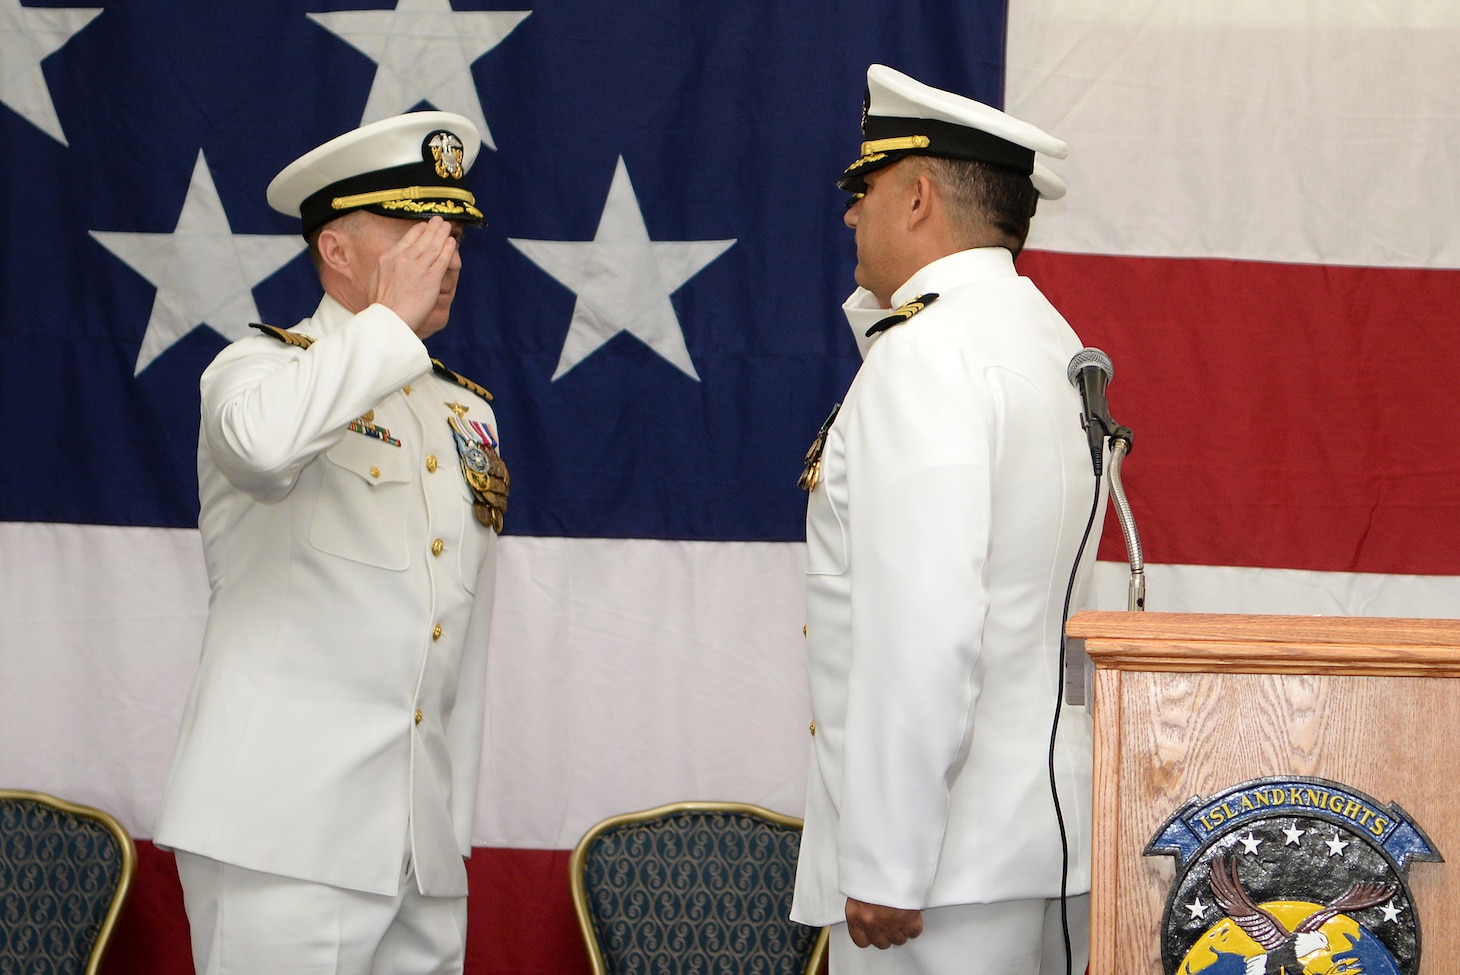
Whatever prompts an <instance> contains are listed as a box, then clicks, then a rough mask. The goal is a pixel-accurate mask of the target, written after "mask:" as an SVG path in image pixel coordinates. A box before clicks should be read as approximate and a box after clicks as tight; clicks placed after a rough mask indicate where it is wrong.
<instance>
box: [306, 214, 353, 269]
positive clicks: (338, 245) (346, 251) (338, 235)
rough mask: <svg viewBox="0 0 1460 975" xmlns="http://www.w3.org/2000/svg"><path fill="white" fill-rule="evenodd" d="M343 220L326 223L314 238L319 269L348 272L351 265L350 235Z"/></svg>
mask: <svg viewBox="0 0 1460 975" xmlns="http://www.w3.org/2000/svg"><path fill="white" fill-rule="evenodd" d="M339 224H341V221H334V222H333V223H328V224H325V226H324V227H322V228H321V229H320V231H319V236H317V237H316V238H315V240H314V248H313V249H314V252H315V255H316V257H315V262H316V264H317V265H318V267H319V269H320V270H321V271H323V270H324V269H325V268H328V269H330V270H331V271H335V272H337V273H347V272H348V270H349V267H350V254H351V250H352V248H351V246H350V243H351V241H350V235H349V234H348V233H347V232H346V228H345V227H343V226H340V225H339Z"/></svg>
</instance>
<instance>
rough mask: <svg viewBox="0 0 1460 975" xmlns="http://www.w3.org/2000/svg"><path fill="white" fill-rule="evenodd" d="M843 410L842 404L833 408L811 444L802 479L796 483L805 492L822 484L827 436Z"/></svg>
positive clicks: (802, 470) (802, 471)
mask: <svg viewBox="0 0 1460 975" xmlns="http://www.w3.org/2000/svg"><path fill="white" fill-rule="evenodd" d="M841 408H842V405H841V404H840V403H838V404H836V405H835V406H833V407H832V408H831V415H830V416H828V417H827V418H826V422H825V423H823V424H822V425H821V429H820V430H818V431H817V433H816V439H815V440H813V441H812V442H811V448H810V449H809V450H807V451H806V466H804V467H803V468H802V469H801V477H800V478H799V479H797V481H796V483H797V484H798V485H800V487H801V490H803V491H814V490H816V485H817V484H819V483H821V454H822V451H824V450H826V437H827V434H828V433H830V432H831V425H832V424H833V423H835V422H836V415H837V413H839V412H841Z"/></svg>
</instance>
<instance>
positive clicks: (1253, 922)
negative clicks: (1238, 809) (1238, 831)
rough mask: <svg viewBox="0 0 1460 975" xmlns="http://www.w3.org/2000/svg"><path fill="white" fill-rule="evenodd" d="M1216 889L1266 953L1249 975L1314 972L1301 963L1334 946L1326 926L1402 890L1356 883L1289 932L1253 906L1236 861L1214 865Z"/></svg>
mask: <svg viewBox="0 0 1460 975" xmlns="http://www.w3.org/2000/svg"><path fill="white" fill-rule="evenodd" d="M1211 887H1212V897H1214V898H1215V899H1216V901H1217V905H1218V906H1219V907H1221V909H1222V910H1223V911H1225V912H1226V914H1227V916H1228V917H1229V918H1231V919H1232V921H1233V923H1235V924H1236V925H1237V926H1238V927H1239V928H1241V929H1242V930H1243V931H1244V932H1246V934H1247V936H1248V937H1249V938H1251V939H1252V940H1253V941H1256V942H1257V943H1258V944H1259V945H1261V946H1262V947H1263V948H1264V949H1265V951H1266V953H1265V954H1261V955H1256V956H1254V957H1252V958H1249V959H1248V960H1247V975H1306V973H1307V971H1308V968H1307V966H1306V965H1305V964H1304V963H1303V962H1302V961H1301V959H1303V958H1306V957H1307V956H1308V955H1311V954H1312V953H1313V952H1315V951H1321V950H1322V949H1324V948H1327V947H1328V935H1326V934H1324V933H1323V931H1322V928H1323V925H1325V924H1327V923H1328V922H1329V920H1330V919H1331V918H1333V917H1334V916H1336V915H1338V914H1340V913H1342V912H1345V911H1361V910H1363V909H1364V908H1366V907H1377V906H1378V905H1380V904H1383V903H1384V902H1385V901H1387V900H1389V899H1390V898H1391V897H1393V896H1394V895H1395V893H1396V892H1397V891H1398V890H1399V888H1398V886H1396V885H1395V884H1381V883H1356V884H1354V885H1353V886H1352V887H1350V888H1349V889H1348V890H1347V891H1346V892H1345V893H1344V895H1343V896H1342V897H1340V898H1339V899H1338V900H1336V901H1334V902H1333V903H1332V904H1329V905H1328V906H1327V907H1325V908H1323V909H1322V910H1319V911H1314V912H1313V913H1312V914H1310V915H1308V916H1307V917H1306V918H1304V919H1303V920H1302V921H1301V922H1300V923H1299V924H1298V926H1297V927H1296V928H1294V929H1293V930H1292V931H1289V930H1288V929H1287V927H1286V926H1284V924H1283V922H1281V921H1279V920H1278V919H1277V918H1276V917H1274V916H1273V915H1272V914H1271V913H1269V912H1268V911H1265V910H1263V909H1262V908H1260V907H1258V906H1257V905H1256V904H1255V903H1253V901H1252V898H1251V897H1250V896H1249V895H1248V893H1247V891H1246V890H1244V889H1243V888H1242V878H1241V877H1240V876H1239V875H1238V872H1237V858H1236V857H1235V856H1227V857H1222V858H1220V859H1218V860H1217V861H1215V863H1213V865H1212V874H1211Z"/></svg>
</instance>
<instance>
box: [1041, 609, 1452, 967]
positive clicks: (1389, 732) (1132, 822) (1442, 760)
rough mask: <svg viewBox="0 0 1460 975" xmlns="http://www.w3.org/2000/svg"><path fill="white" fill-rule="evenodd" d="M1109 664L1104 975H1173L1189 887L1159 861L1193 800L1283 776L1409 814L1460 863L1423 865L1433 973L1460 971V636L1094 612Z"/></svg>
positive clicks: (1100, 687)
mask: <svg viewBox="0 0 1460 975" xmlns="http://www.w3.org/2000/svg"><path fill="white" fill-rule="evenodd" d="M1067 632H1068V634H1069V636H1070V637H1071V647H1072V652H1073V651H1075V648H1078V646H1079V644H1078V643H1077V642H1075V641H1083V644H1084V648H1085V651H1086V652H1087V653H1088V654H1089V656H1090V658H1091V659H1092V660H1093V662H1094V665H1095V671H1094V718H1095V789H1094V804H1095V809H1094V863H1093V871H1094V874H1093V885H1094V887H1093V891H1092V895H1093V896H1092V898H1091V908H1092V917H1091V955H1090V973H1091V975H1160V973H1162V972H1163V968H1162V961H1161V930H1162V918H1163V912H1164V910H1165V908H1166V903H1167V897H1168V894H1169V892H1170V891H1171V888H1172V884H1173V881H1174V879H1175V876H1176V873H1177V867H1176V861H1175V860H1174V858H1173V857H1169V856H1145V855H1143V852H1144V851H1145V849H1146V846H1147V844H1148V843H1149V842H1150V841H1151V839H1152V838H1153V836H1154V835H1155V834H1156V833H1157V831H1158V830H1160V829H1161V827H1162V824H1163V823H1165V822H1166V821H1167V820H1168V819H1169V818H1170V817H1171V816H1172V815H1173V813H1175V812H1176V810H1177V809H1178V808H1180V807H1181V806H1182V805H1183V804H1184V803H1185V802H1186V801H1187V800H1188V799H1189V798H1191V797H1193V796H1197V795H1200V796H1211V795H1213V794H1214V793H1219V792H1221V791H1222V790H1224V789H1228V788H1230V787H1232V786H1234V785H1236V784H1238V783H1243V782H1248V781H1251V780H1257V779H1262V778H1265V777H1269V776H1295V777H1317V778H1324V779H1332V780H1337V781H1339V782H1342V783H1345V784H1347V785H1349V786H1351V787H1352V788H1353V789H1355V790H1360V791H1362V792H1364V793H1367V794H1368V795H1369V796H1372V797H1374V798H1376V799H1378V800H1379V801H1380V802H1384V803H1397V804H1398V805H1399V806H1402V807H1403V809H1404V811H1405V812H1407V813H1408V814H1409V815H1410V816H1411V817H1413V819H1414V820H1415V822H1417V823H1418V824H1420V825H1421V826H1422V827H1423V830H1424V832H1425V833H1426V835H1427V836H1428V838H1429V840H1430V841H1431V842H1432V844H1433V846H1434V848H1435V849H1436V850H1438V852H1439V853H1440V854H1441V855H1443V856H1444V857H1445V858H1446V860H1447V861H1448V862H1445V863H1435V862H1411V864H1410V868H1409V871H1408V877H1409V883H1410V891H1411V893H1412V894H1413V905H1414V907H1415V909H1416V912H1417V914H1418V917H1419V919H1420V924H1421V929H1422V939H1421V944H1420V959H1421V963H1420V969H1419V970H1420V972H1421V973H1435V975H1441V973H1447V972H1454V971H1457V970H1460V968H1457V967H1456V966H1457V965H1460V923H1457V922H1460V774H1457V772H1460V680H1457V679H1455V678H1460V620H1398V619H1359V618H1346V617H1316V616H1315V617H1304V616H1214V615H1196V614H1183V613H1116V612H1087V613H1080V614H1077V615H1076V616H1074V617H1073V618H1071V619H1070V621H1069V624H1068V628H1067Z"/></svg>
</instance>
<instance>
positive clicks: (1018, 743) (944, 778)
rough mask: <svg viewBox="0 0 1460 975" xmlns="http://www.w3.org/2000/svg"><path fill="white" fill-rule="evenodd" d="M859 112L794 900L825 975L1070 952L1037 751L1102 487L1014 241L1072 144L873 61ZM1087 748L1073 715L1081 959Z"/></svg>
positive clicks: (970, 966)
mask: <svg viewBox="0 0 1460 975" xmlns="http://www.w3.org/2000/svg"><path fill="white" fill-rule="evenodd" d="M863 133H864V135H865V137H866V141H865V142H864V143H863V145H862V155H861V158H859V159H858V160H857V161H856V162H855V163H853V164H852V166H851V167H849V168H848V169H847V171H846V173H845V174H844V175H843V177H842V180H841V181H840V185H841V186H842V188H843V189H847V190H849V191H851V192H853V193H854V197H853V202H852V203H851V205H850V207H849V208H848V210H847V215H846V223H847V226H848V227H851V228H853V229H854V230H855V231H856V244H857V268H856V280H857V283H858V284H859V285H860V287H859V288H858V289H857V291H856V292H855V293H854V294H853V295H852V296H851V297H850V298H849V299H848V301H847V303H846V306H845V311H846V314H847V317H848V320H849V321H850V322H851V324H852V326H853V328H854V330H855V331H856V333H857V337H858V342H859V344H860V345H861V346H862V349H863V355H864V362H863V364H862V367H861V369H860V370H859V372H858V373H857V376H856V378H855V380H854V381H853V382H852V385H851V387H850V389H849V390H848V391H847V393H846V396H845V399H844V401H843V402H842V404H841V405H840V408H839V410H838V411H837V412H836V413H835V414H834V416H833V418H832V419H831V420H830V421H829V422H828V425H827V426H825V427H824V428H823V430H822V433H821V434H820V436H818V438H817V440H816V442H815V444H814V445H813V447H812V450H811V451H810V453H809V454H808V457H807V469H806V472H805V474H804V475H803V479H802V480H803V483H802V486H803V487H806V488H808V490H809V491H810V496H809V502H808V508H807V516H806V535H807V548H808V559H809V563H808V572H807V656H808V665H809V670H810V688H811V705H812V711H813V717H814V719H815V721H814V724H813V725H812V734H813V736H814V737H813V739H812V742H813V744H812V757H811V771H810V780H809V787H808V796H807V808H806V826H805V832H804V834H803V838H802V843H801V858H800V863H799V865H798V870H797V877H796V895H795V902H794V906H793V908H792V915H791V916H792V917H793V918H795V919H796V920H799V921H801V922H803V923H806V924H815V925H821V924H833V925H834V927H833V929H832V940H831V971H832V975H848V973H858V972H898V973H904V972H907V973H911V972H927V973H953V972H957V973H960V975H981V973H988V975H1034V973H1039V972H1045V973H1051V972H1062V971H1064V967H1065V957H1064V948H1063V937H1062V934H1061V920H1060V911H1059V902H1058V898H1059V895H1060V892H1061V874H1062V866H1061V861H1062V856H1061V841H1060V835H1059V830H1058V826H1057V821H1056V814H1055V806H1054V802H1053V800H1052V798H1051V792H1050V786H1049V775H1048V759H1047V754H1048V747H1049V737H1050V729H1051V725H1052V722H1053V719H1054V715H1055V709H1056V707H1057V701H1058V699H1059V694H1060V689H1061V686H1062V682H1061V675H1060V673H1059V666H1058V659H1059V645H1060V628H1061V618H1062V615H1063V609H1064V596H1065V589H1066V586H1067V583H1068V581H1069V579H1070V575H1071V572H1072V571H1073V570H1074V563H1075V558H1076V553H1077V550H1078V549H1079V544H1080V539H1081V535H1082V533H1083V530H1084V526H1085V524H1086V521H1087V519H1088V518H1089V515H1090V509H1091V507H1092V504H1093V503H1094V502H1095V499H1096V482H1095V478H1094V476H1093V470H1092V465H1091V461H1090V455H1089V450H1088V447H1087V445H1086V443H1087V442H1086V439H1085V435H1084V433H1083V431H1082V429H1081V424H1080V413H1081V404H1080V400H1079V396H1078V394H1077V393H1076V392H1075V390H1074V389H1073V388H1072V387H1071V385H1070V384H1069V382H1068V381H1067V380H1066V377H1065V369H1066V366H1067V364H1068V363H1069V360H1070V358H1071V357H1072V356H1073V355H1074V354H1075V353H1076V352H1078V351H1079V350H1080V348H1081V343H1080V340H1079V338H1078V337H1077V336H1076V335H1075V333H1074V332H1073V331H1072V330H1071V329H1070V327H1069V325H1068V324H1066V322H1065V321H1064V319H1063V318H1061V317H1060V315H1059V313H1058V312H1057V311H1055V309H1054V308H1053V307H1052V306H1051V305H1050V304H1049V302H1048V301H1047V300H1045V298H1044V296H1043V295H1041V294H1040V293H1039V291H1038V290H1037V289H1036V288H1035V286H1034V285H1033V283H1031V282H1030V281H1029V280H1028V279H1026V278H1022V277H1020V276H1019V274H1018V273H1017V272H1016V271H1015V269H1014V257H1015V255H1017V254H1018V253H1019V250H1020V248H1021V247H1022V246H1023V243H1024V239H1025V236H1026V234H1027V233H1028V229H1029V218H1030V217H1031V216H1032V215H1033V212H1034V209H1035V204H1036V202H1037V199H1038V197H1039V196H1044V197H1046V198H1053V197H1057V196H1060V195H1062V194H1063V191H1064V186H1063V184H1062V183H1061V182H1060V181H1059V179H1058V178H1057V177H1055V176H1054V175H1053V174H1052V173H1050V172H1049V171H1048V170H1046V169H1045V168H1044V166H1043V165H1042V164H1039V163H1036V162H1035V155H1036V153H1045V154H1049V155H1053V156H1057V157H1062V156H1064V155H1065V145H1064V144H1063V143H1062V142H1060V141H1059V140H1057V139H1054V138H1052V137H1051V136H1049V135H1047V134H1045V133H1044V132H1042V131H1040V130H1039V129H1037V128H1035V127H1034V126H1032V125H1028V124H1026V123H1024V122H1021V121H1019V120H1017V119H1015V118H1012V117H1010V116H1008V115H1006V114H1004V113H1002V112H999V111H996V110H995V109H992V108H990V107H988V106H986V105H983V104H980V103H979V102H975V101H973V100H971V99H968V98H964V97H961V96H959V95H955V94H952V93H949V92H945V91H941V90H938V89H935V88H931V87H928V86H926V85H923V84H921V83H919V82H917V81H915V80H913V79H912V78H909V77H907V76H906V75H903V74H900V73H898V72H896V71H893V70H892V69H890V68H887V67H885V66H882V65H873V66H872V67H871V68H870V69H869V70H868V72H867V107H866V111H865V113H864V117H863ZM894 309H895V311H894ZM1097 524H1098V522H1097ZM1088 552H1089V557H1088V558H1087V559H1086V560H1085V563H1084V565H1083V566H1082V567H1081V570H1080V573H1079V578H1078V584H1077V586H1076V591H1075V605H1076V606H1079V605H1080V603H1081V602H1082V601H1083V598H1084V590H1085V589H1086V588H1087V583H1088V578H1089V574H1090V571H1091V567H1092V563H1093V545H1092V546H1090V547H1089V549H1088ZM1091 758H1092V756H1091V739H1090V725H1089V719H1088V716H1087V715H1086V713H1085V711H1084V709H1083V708H1067V709H1065V711H1064V713H1063V714H1062V718H1061V725H1060V736H1059V745H1058V748H1057V752H1056V768H1057V770H1058V772H1057V778H1058V782H1059V800H1060V805H1061V808H1062V811H1063V818H1064V823H1065V827H1066V829H1067V831H1068V841H1069V854H1070V858H1069V870H1068V881H1067V890H1068V891H1069V892H1070V893H1073V894H1083V895H1084V896H1079V897H1074V898H1071V900H1070V903H1069V917H1070V921H1071V927H1072V931H1071V933H1072V935H1073V936H1074V938H1073V940H1074V946H1073V953H1074V959H1073V961H1074V971H1075V972H1076V973H1082V972H1083V971H1084V968H1085V959H1086V957H1087V954H1088V912H1089V904H1088V901H1089V897H1088V894H1086V893H1084V892H1087V891H1088V890H1089V889H1090V886H1089V884H1090V881H1089V833H1090V767H1091ZM871 946H875V947H871ZM876 949H886V950H883V951H878V950H876Z"/></svg>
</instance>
